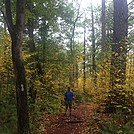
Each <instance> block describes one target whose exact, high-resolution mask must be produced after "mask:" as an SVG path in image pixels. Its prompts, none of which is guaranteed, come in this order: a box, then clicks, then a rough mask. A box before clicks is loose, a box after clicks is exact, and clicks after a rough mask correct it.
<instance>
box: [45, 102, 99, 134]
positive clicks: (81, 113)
mask: <svg viewBox="0 0 134 134" xmlns="http://www.w3.org/2000/svg"><path fill="white" fill-rule="evenodd" d="M95 109H96V105H94V104H86V105H79V106H78V107H77V108H75V109H73V110H72V116H69V115H66V116H64V113H61V114H59V115H58V116H55V117H52V116H49V117H47V118H46V119H47V120H46V121H48V122H49V124H48V127H47V128H46V134H98V133H97V125H96V126H95V129H96V130H94V132H95V131H96V132H95V133H92V132H90V131H86V129H87V128H88V125H89V124H91V125H93V124H92V123H93V115H94V111H95ZM94 125H95V124H94Z"/></svg>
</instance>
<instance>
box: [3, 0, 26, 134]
mask: <svg viewBox="0 0 134 134" xmlns="http://www.w3.org/2000/svg"><path fill="white" fill-rule="evenodd" d="M5 5H6V18H7V25H8V30H9V33H10V35H11V40H12V60H13V67H14V73H15V81H16V98H17V116H18V134H23V133H25V134H28V133H29V116H28V105H27V87H26V77H25V68H24V64H23V58H22V35H23V29H24V9H25V0H17V4H16V24H15V25H13V22H12V14H11V6H10V0H6V3H5Z"/></svg>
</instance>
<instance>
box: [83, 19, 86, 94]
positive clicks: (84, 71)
mask: <svg viewBox="0 0 134 134" xmlns="http://www.w3.org/2000/svg"><path fill="white" fill-rule="evenodd" d="M85 21H86V17H85V20H84V43H83V92H84V93H85V92H86V89H85V86H86V24H85Z"/></svg>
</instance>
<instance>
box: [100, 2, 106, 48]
mask: <svg viewBox="0 0 134 134" xmlns="http://www.w3.org/2000/svg"><path fill="white" fill-rule="evenodd" d="M101 22H102V30H101V31H102V38H101V41H102V42H101V49H102V51H105V49H106V47H105V41H106V17H105V0H102V17H101Z"/></svg>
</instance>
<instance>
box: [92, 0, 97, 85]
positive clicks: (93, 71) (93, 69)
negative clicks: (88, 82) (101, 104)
mask: <svg viewBox="0 0 134 134" xmlns="http://www.w3.org/2000/svg"><path fill="white" fill-rule="evenodd" d="M91 17H92V75H93V80H94V84H95V86H96V65H95V52H96V50H95V31H94V14H93V5H92V0H91Z"/></svg>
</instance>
